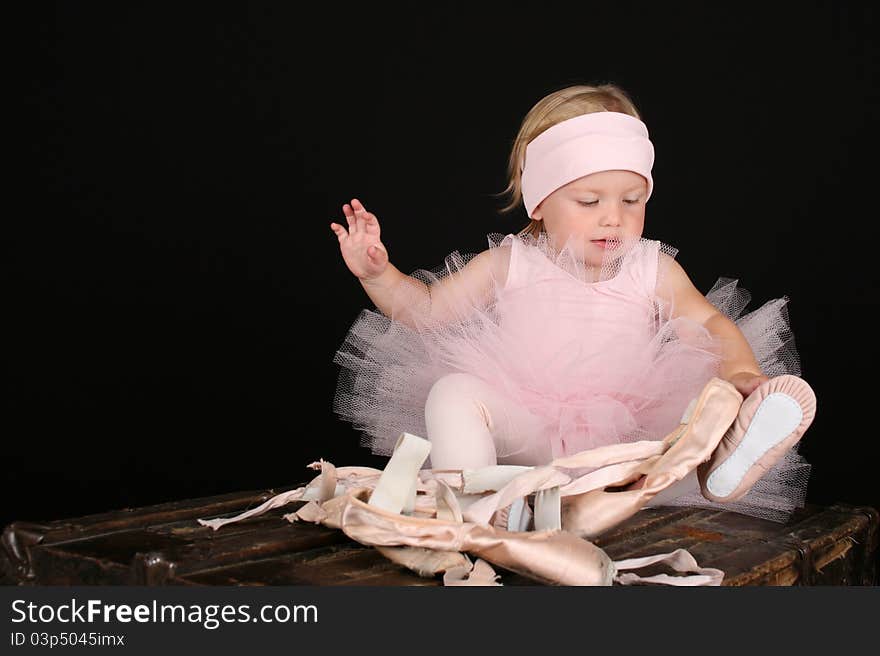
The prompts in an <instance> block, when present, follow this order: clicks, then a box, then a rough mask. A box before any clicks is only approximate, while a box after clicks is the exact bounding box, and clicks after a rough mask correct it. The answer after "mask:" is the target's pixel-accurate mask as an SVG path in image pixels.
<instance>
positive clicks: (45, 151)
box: [0, 2, 880, 524]
mask: <svg viewBox="0 0 880 656" xmlns="http://www.w3.org/2000/svg"><path fill="white" fill-rule="evenodd" d="M866 4H867V3H866ZM575 6H576V7H577V9H576V10H574V9H573V7H575ZM771 6H773V7H776V6H777V5H775V4H774V5H771V4H769V3H765V4H764V5H756V6H755V7H752V8H744V7H742V6H740V5H737V4H732V3H722V4H711V5H710V3H705V4H702V3H692V4H678V3H674V4H670V3H663V5H662V6H659V7H658V6H654V7H652V6H650V5H648V4H645V5H642V4H641V3H637V4H630V3H620V2H614V3H608V2H602V3H591V2H581V3H576V4H575V3H564V4H562V3H560V4H559V5H557V6H554V5H552V4H550V3H539V4H537V5H531V7H532V8H531V9H530V10H529V13H525V14H524V13H519V10H514V9H513V8H512V7H513V5H509V4H499V5H496V6H495V7H492V8H489V7H488V6H485V7H483V6H482V5H471V4H469V3H458V4H450V3H444V4H442V5H432V4H430V3H429V4H417V5H408V6H407V5H402V6H401V8H400V9H399V10H396V11H391V10H385V9H381V8H380V7H379V6H378V5H376V4H374V3H368V4H361V5H360V7H359V8H356V9H348V8H345V7H343V6H340V5H336V4H329V3H328V4H326V5H324V4H322V5H321V6H319V7H315V6H310V7H304V6H302V5H301V4H296V3H292V2H291V3H282V2H277V3H237V4H235V5H231V6H226V5H224V6H223V8H220V7H218V6H215V5H214V4H212V3H204V4H201V3H200V4H188V3H179V4H174V3H169V4H165V5H163V4H156V3H143V4H135V3H107V4H101V3H85V2H65V3H59V4H58V5H52V4H49V3H42V4H40V5H39V7H35V8H34V9H33V11H34V13H32V14H31V15H29V16H27V17H23V18H22V19H21V20H20V21H14V22H11V23H9V24H8V28H9V29H10V30H12V31H13V32H15V33H16V35H17V36H18V37H20V39H21V44H22V45H21V47H20V48H18V49H17V51H16V52H15V56H14V58H13V60H12V64H13V68H15V69H16V70H17V71H18V72H19V73H20V74H21V77H20V81H21V85H20V87H19V91H17V92H16V93H15V100H20V101H22V102H23V109H24V115H23V120H22V121H21V122H20V123H11V124H7V131H8V132H11V133H12V136H13V137H14V138H17V140H21V141H23V144H24V148H23V151H22V152H21V156H20V159H19V160H17V161H14V162H12V164H13V168H14V169H15V170H14V172H13V176H11V178H10V180H11V182H12V184H11V188H10V189H9V191H10V196H9V198H10V203H9V205H8V207H7V212H6V213H5V214H6V221H5V224H6V226H7V229H8V230H9V231H10V233H11V240H10V243H11V248H10V249H9V251H10V252H8V254H7V257H6V258H5V263H7V264H8V265H9V266H8V273H7V276H6V282H7V287H6V294H5V299H4V300H5V310H6V311H5V321H4V323H5V324H6V326H7V327H8V328H11V334H10V333H8V334H7V340H8V341H7V342H6V348H5V349H3V357H4V359H5V370H6V374H7V380H8V383H9V386H8V387H9V392H8V394H7V395H6V403H7V404H8V405H7V412H6V413H5V415H4V417H5V419H6V421H5V422H4V425H5V430H4V431H3V433H4V437H3V459H4V464H3V490H2V494H3V497H2V498H3V502H2V506H0V507H2V514H0V523H2V524H6V523H8V522H9V521H12V520H14V519H28V520H38V519H60V518H65V517H70V516H74V515H80V514H86V513H93V512H102V511H107V510H112V509H118V508H123V507H132V506H136V505H143V504H151V503H158V502H162V501H168V500H175V499H182V498H187V497H195V496H203V495H211V494H220V493H225V492H231V491H236V490H244V489H257V488H268V487H284V486H289V485H293V484H294V483H297V482H300V481H303V480H308V479H310V478H311V477H312V476H314V474H315V472H314V471H313V470H310V469H307V468H306V465H307V464H308V463H310V462H313V461H315V460H318V459H319V458H325V459H327V460H330V461H331V462H333V463H334V464H337V465H349V464H364V465H372V466H379V467H381V466H383V464H384V461H385V459H383V458H379V457H377V456H374V455H372V454H370V453H369V451H368V450H366V449H364V448H363V447H360V446H359V445H358V441H359V434H358V433H357V432H356V431H355V430H354V429H353V428H352V427H351V426H350V425H349V424H347V423H344V422H342V421H340V420H339V419H338V418H337V417H336V416H335V415H334V414H333V413H332V411H331V402H332V398H333V392H334V389H335V384H336V375H337V372H338V367H337V365H335V364H333V363H332V357H333V353H334V351H335V349H336V347H337V346H338V345H339V344H340V342H341V341H342V338H343V336H344V335H345V332H346V330H347V328H348V326H349V325H350V324H351V322H352V321H353V320H354V318H355V317H356V316H357V314H358V313H359V312H360V311H361V309H362V308H365V307H372V305H371V303H370V302H369V299H368V298H367V296H366V295H365V294H364V292H363V290H362V289H361V287H360V285H359V284H358V282H357V280H356V279H355V278H354V277H353V276H352V275H351V274H350V272H349V271H348V269H347V268H346V267H345V264H344V263H343V261H342V258H341V256H340V254H339V247H338V242H337V239H336V237H335V235H334V234H333V233H332V232H331V231H330V229H329V223H330V221H331V220H335V221H340V220H342V218H343V217H342V210H341V207H342V204H343V203H345V202H348V201H350V200H351V199H352V198H353V197H356V198H359V199H361V200H362V201H363V202H364V203H365V204H366V206H367V208H368V209H370V210H371V211H373V212H375V213H376V214H377V215H378V217H379V219H380V221H381V225H382V230H383V241H384V243H385V244H386V246H387V248H388V250H389V253H390V256H391V260H392V262H394V263H395V265H396V266H397V267H398V268H400V269H401V270H403V271H405V272H412V271H413V270H415V269H417V268H431V267H434V266H437V265H439V264H442V261H443V258H444V256H445V255H447V254H448V253H450V252H452V251H453V250H456V249H458V250H460V251H461V252H467V251H472V252H473V251H477V250H482V249H483V248H485V247H486V246H487V241H486V234H487V233H489V232H501V233H506V232H513V231H516V230H518V229H519V228H521V227H523V226H524V225H525V224H526V223H527V220H526V217H525V213H524V211H523V210H522V208H520V209H519V210H517V212H515V213H514V215H513V216H510V215H507V216H504V217H502V216H501V215H500V214H499V213H498V209H499V208H500V207H501V206H502V203H503V200H504V199H500V198H497V197H495V196H493V194H497V193H500V192H501V191H502V190H503V189H504V187H505V185H506V180H505V167H506V162H507V157H508V154H509V148H510V145H511V143H512V140H513V138H514V136H515V134H516V130H517V128H518V126H519V122H520V121H521V120H522V118H523V116H524V115H525V114H526V112H527V111H528V110H529V108H530V107H531V106H532V105H533V104H534V103H535V102H537V100H539V99H540V98H541V97H542V96H544V95H545V94H547V93H549V92H551V91H553V90H555V89H557V88H560V87H562V86H565V85H568V84H578V83H586V84H590V83H601V82H615V83H617V84H619V85H621V86H622V87H623V88H624V89H626V90H627V91H628V92H629V93H630V95H631V96H632V98H633V99H634V101H635V102H636V104H637V106H638V108H639V110H640V112H641V113H642V118H643V119H644V120H645V122H646V123H647V125H648V128H649V130H650V134H651V139H652V141H653V142H654V145H655V148H656V153H657V157H656V162H655V167H654V171H653V175H654V181H655V185H656V186H655V191H654V194H653V196H652V198H651V200H650V202H649V205H648V209H647V220H646V228H645V232H644V236H646V237H648V238H653V239H660V240H662V241H664V242H666V243H669V244H671V245H673V246H675V247H676V248H678V249H679V251H680V252H679V255H678V258H677V259H678V261H679V262H680V263H681V264H682V265H683V266H684V268H685V269H686V270H687V271H688V273H689V274H690V276H691V279H692V280H693V281H694V283H695V284H696V285H697V287H698V288H699V289H700V290H701V291H703V292H704V293H706V292H707V291H708V290H709V288H710V287H711V285H712V284H713V283H714V282H715V280H716V279H717V278H718V277H719V276H727V277H732V278H738V279H739V280H740V284H741V285H742V286H744V287H745V288H747V289H748V290H750V291H751V292H752V294H753V299H752V302H751V304H750V305H749V306H748V308H747V311H751V310H753V309H755V308H757V307H759V306H760V305H762V304H763V303H764V302H766V301H768V300H770V299H773V298H777V297H781V296H782V295H788V296H789V298H790V303H789V305H788V309H789V313H790V318H791V322H792V326H793V329H794V332H795V336H796V344H797V347H798V350H799V352H800V356H801V362H802V375H803V377H804V378H805V379H806V380H807V381H808V382H810V384H811V385H812V386H813V388H814V390H815V391H816V394H817V397H818V400H819V407H818V413H817V416H816V419H815V421H814V423H813V425H812V427H811V428H810V430H809V431H808V433H807V436H806V437H805V439H804V442H803V444H802V447H801V452H802V453H803V454H804V455H805V457H806V458H807V460H808V461H809V462H811V463H812V465H813V472H812V478H811V483H810V488H809V494H808V500H809V501H812V502H816V503H827V502H833V501H843V502H848V503H854V504H871V505H877V506H880V494H878V485H877V482H876V476H875V467H876V466H877V457H878V455H880V450H878V448H877V439H878V438H877V436H876V432H877V431H876V428H875V426H876V423H877V420H876V415H875V411H876V409H877V408H878V407H880V404H878V402H877V398H878V397H877V391H876V387H877V385H876V383H875V382H874V379H873V374H874V371H875V363H876V362H877V355H878V354H877V348H876V346H875V344H876V343H877V339H878V338H877V336H876V334H875V326H876V325H877V324H876V319H875V318H874V315H875V310H876V308H877V301H876V293H877V267H878V263H877V255H878V254H877V250H876V247H875V243H876V242H875V235H876V233H877V231H876V224H877V222H878V221H880V215H878V211H877V189H878V186H880V185H878V179H877V167H876V147H877V140H876V128H875V125H876V123H875V119H874V116H875V114H876V112H877V110H878V102H877V101H878V97H877V95H878V94H877V91H878V80H877V45H876V41H875V40H874V38H875V33H876V32H877V20H876V18H877V17H876V10H875V9H873V8H869V7H861V6H858V5H852V6H846V5H841V4H839V3H831V2H826V3H815V4H810V3H791V4H789V5H788V6H781V7H778V8H776V9H773V10H772V13H768V12H769V11H770V10H769V9H768V8H769V7H771ZM475 7H481V8H480V9H479V10H475ZM306 9H307V10H308V13H306ZM475 11H478V12H479V13H474V12H475ZM575 11H576V13H573V12H575ZM15 198H18V199H19V200H18V201H17V202H16V201H14V200H13V199H15Z"/></svg>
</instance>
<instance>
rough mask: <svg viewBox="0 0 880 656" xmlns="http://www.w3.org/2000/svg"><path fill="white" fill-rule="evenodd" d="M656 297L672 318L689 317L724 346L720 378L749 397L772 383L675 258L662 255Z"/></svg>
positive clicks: (734, 328) (740, 337)
mask: <svg viewBox="0 0 880 656" xmlns="http://www.w3.org/2000/svg"><path fill="white" fill-rule="evenodd" d="M659 270H660V271H661V275H660V276H659V280H658V284H657V295H658V296H659V297H660V298H661V299H662V300H664V301H666V302H668V303H671V312H670V316H671V318H676V317H688V318H690V319H692V320H694V321H696V322H697V323H699V324H700V325H702V326H704V327H705V328H706V330H708V331H709V332H710V333H711V334H713V335H714V336H716V337H718V338H720V340H721V344H722V355H721V357H722V361H721V371H720V376H721V378H723V379H724V380H726V381H728V382H730V383H733V385H734V386H735V387H736V388H737V389H738V390H739V391H740V392H741V393H742V394H743V395H744V396H748V395H749V394H751V393H752V391H754V389H755V388H756V387H758V385H760V384H761V383H762V382H764V381H766V380H769V379H768V377H767V376H765V375H764V373H763V372H762V371H761V367H760V366H759V365H758V361H757V360H756V359H755V354H754V352H753V351H752V348H751V346H749V343H748V341H747V340H746V338H745V336H744V335H743V334H742V331H741V330H740V329H739V327H738V326H737V325H736V323H734V322H733V321H731V320H730V318H729V317H727V316H726V315H724V314H723V313H722V312H719V311H718V308H716V307H715V306H714V305H712V303H711V302H709V300H708V299H707V298H706V297H705V296H703V294H701V293H700V291H699V290H698V289H697V288H696V287H695V286H694V284H693V283H692V282H691V280H690V278H689V277H688V275H687V273H685V271H684V269H683V268H682V267H681V265H680V264H679V263H678V262H676V260H675V258H673V257H671V256H669V255H667V254H666V253H660V269H659Z"/></svg>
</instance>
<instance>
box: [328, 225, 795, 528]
mask: <svg viewBox="0 0 880 656" xmlns="http://www.w3.org/2000/svg"><path fill="white" fill-rule="evenodd" d="M611 246H612V247H610V248H607V249H602V248H599V247H598V246H596V245H593V244H590V243H588V242H582V241H579V240H578V239H577V238H574V237H573V238H571V239H569V240H568V241H567V242H566V243H565V244H563V245H562V246H561V247H557V246H556V245H554V244H553V243H551V240H550V239H549V237H548V236H547V234H546V233H541V234H540V235H539V236H538V237H537V238H535V237H532V236H527V235H513V234H508V235H501V234H497V233H493V234H491V235H489V249H488V250H487V251H485V252H484V253H483V254H480V255H474V254H468V255H464V256H462V255H461V254H459V253H458V252H457V251H456V252H453V253H452V254H450V255H449V256H447V257H446V261H445V266H443V267H439V268H437V269H434V270H432V271H428V270H425V269H419V270H417V271H415V272H414V273H412V274H410V275H411V277H412V279H413V280H412V281H411V284H405V285H401V288H400V289H399V290H398V292H397V295H396V299H395V302H394V310H393V311H392V312H391V315H392V318H389V317H387V316H385V315H384V314H381V313H379V312H377V311H373V310H364V311H363V312H361V314H360V316H358V317H357V319H356V321H355V322H354V324H353V325H352V327H351V328H350V330H349V332H348V335H347V336H346V338H345V340H344V342H343V344H342V345H341V346H340V348H339V349H338V351H337V353H336V355H335V357H334V362H336V363H337V364H339V365H341V367H342V369H341V371H340V378H339V383H338V386H337V390H336V395H335V398H334V404H333V409H334V411H335V412H336V413H337V414H338V415H339V416H340V417H341V418H342V419H345V420H346V421H349V422H351V423H352V424H353V425H354V426H355V427H356V428H358V429H359V430H361V431H362V432H363V437H362V440H361V444H362V445H364V446H367V447H369V448H370V449H371V451H372V452H373V453H375V454H379V455H387V456H390V455H391V453H392V450H393V448H394V445H395V443H396V441H397V439H398V437H399V436H400V434H401V433H403V432H408V433H413V434H416V435H420V436H423V437H429V436H428V435H427V429H426V426H425V401H426V399H427V397H428V393H429V392H430V390H431V387H432V386H433V385H434V383H435V382H437V381H438V380H439V379H440V378H442V377H443V376H446V375H448V374H452V373H468V374H472V375H474V376H477V377H479V378H480V379H482V380H484V381H486V382H487V383H489V384H490V385H491V386H492V387H493V388H494V389H495V390H498V391H499V392H501V393H502V394H503V395H504V396H505V397H506V398H507V399H509V402H510V403H512V404H515V405H516V406H517V407H520V408H526V409H528V410H529V411H530V412H531V413H532V414H534V415H535V416H537V417H540V418H541V421H540V422H539V425H540V426H541V427H542V428H541V429H540V430H538V431H536V432H535V433H534V434H531V435H529V436H528V438H527V439H529V440H540V441H544V442H546V443H547V444H548V445H549V447H550V448H549V450H550V452H552V454H553V457H554V458H558V457H562V456H565V455H571V454H574V453H578V452H580V451H583V450H586V449H590V448H595V447H598V446H602V445H606V444H613V443H620V442H632V441H637V440H661V439H663V438H664V437H665V436H666V435H667V434H668V433H669V432H670V431H672V430H673V429H674V428H675V427H676V426H678V425H679V422H680V419H681V416H682V414H683V413H684V411H685V409H686V408H687V406H688V404H689V403H690V401H691V400H692V399H693V398H694V397H696V396H697V395H698V394H699V393H700V391H701V390H702V389H703V387H704V385H705V384H706V383H707V381H708V380H709V379H710V378H712V377H713V376H718V375H719V366H720V362H721V357H720V354H721V344H720V342H719V340H718V339H717V338H715V337H714V336H713V335H712V334H711V333H710V332H709V331H708V330H707V329H706V328H705V327H704V326H702V325H701V324H699V323H698V322H696V321H693V320H691V319H688V318H686V317H673V315H674V312H673V308H674V301H673V300H671V299H664V298H662V297H661V295H660V294H658V290H659V289H662V281H663V280H664V274H665V271H666V268H667V267H668V265H669V263H670V262H671V260H672V259H673V258H674V257H675V255H676V254H677V252H678V250H677V249H676V248H674V247H672V246H669V245H667V244H664V243H662V242H660V241H657V240H651V239H646V238H641V237H640V238H632V239H627V240H624V241H622V242H615V243H614V244H612V245H611ZM477 257H479V258H481V259H480V260H479V261H474V260H475V258H477ZM478 269H479V270H484V271H485V272H486V275H483V276H482V277H480V276H474V275H470V274H469V272H472V271H475V270H478ZM475 281H478V282H475ZM737 282H738V281H737V280H735V279H729V278H719V279H718V281H717V282H716V283H715V285H714V286H713V287H712V289H711V290H710V291H709V293H708V294H706V298H707V299H708V300H709V301H710V302H711V303H712V304H713V305H714V306H715V307H716V308H717V309H718V310H719V311H721V312H722V313H724V314H725V315H726V316H727V317H729V318H730V319H732V320H733V321H735V322H736V324H737V326H738V327H739V328H740V330H741V331H742V332H743V334H744V336H745V338H746V340H747V341H748V342H749V344H750V346H751V347H752V350H753V351H754V353H755V357H756V359H757V360H758V363H759V365H760V366H761V370H762V371H763V373H764V374H765V375H767V376H770V377H773V376H777V375H781V374H793V375H800V367H799V357H798V354H797V351H796V349H795V345H794V337H793V334H792V332H791V329H790V326H789V321H788V314H787V311H786V307H785V306H786V303H787V302H788V298H787V297H783V298H779V299H773V300H771V301H768V302H767V303H765V304H764V305H763V306H761V307H760V308H758V309H757V310H754V311H752V312H750V313H748V314H746V315H744V316H741V315H742V312H743V310H744V308H745V306H746V305H747V304H748V302H749V300H750V298H751V294H750V293H749V292H748V290H746V289H743V288H740V287H738V286H737ZM423 283H424V284H423ZM441 283H442V285H441ZM424 285H437V286H435V287H432V290H433V293H432V294H430V295H428V294H426V293H425V287H424ZM528 447H529V445H527V444H518V445H517V444H512V443H508V444H506V448H507V449H508V451H506V452H505V451H499V452H498V454H497V455H498V457H499V458H503V457H505V456H507V455H510V454H511V453H515V452H516V451H519V450H521V449H522V450H524V449H527V448H528ZM534 464H543V463H534ZM808 476H809V465H808V464H807V463H806V462H805V461H804V460H803V458H802V457H801V456H800V455H799V454H798V453H797V445H796V446H795V447H793V448H792V449H791V451H789V452H788V453H787V454H786V456H785V457H784V458H783V459H782V460H781V461H780V462H779V463H777V465H776V466H774V467H773V468H771V470H770V471H769V472H768V473H767V474H766V475H765V476H764V477H763V478H762V479H761V480H760V481H758V483H757V484H756V485H755V486H754V487H753V488H752V490H751V491H750V492H749V493H748V494H746V495H745V496H744V497H742V498H741V499H740V500H739V501H737V502H734V503H730V504H724V505H723V506H722V505H720V504H714V503H712V502H709V501H708V500H706V499H704V498H703V497H702V495H701V494H700V492H699V490H694V491H691V492H688V493H686V494H683V495H682V496H679V497H678V498H676V499H672V500H670V501H668V502H667V503H668V504H669V505H694V506H710V507H718V508H723V509H726V510H734V511H738V512H743V513H746V514H751V515H755V516H761V517H766V518H768V519H774V520H777V521H784V520H785V519H786V518H787V517H788V515H789V514H790V513H791V512H792V511H793V510H794V509H795V508H797V507H800V506H802V505H803V502H804V497H805V492H806V482H807V478H808Z"/></svg>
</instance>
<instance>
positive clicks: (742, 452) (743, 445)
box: [698, 374, 816, 503]
mask: <svg viewBox="0 0 880 656" xmlns="http://www.w3.org/2000/svg"><path fill="white" fill-rule="evenodd" d="M815 413H816V395H815V393H814V392H813V390H812V388H811V387H810V386H809V385H808V384H807V382H806V381H804V380H803V379H801V378H799V377H797V376H792V375H788V374H786V375H783V376H777V377H775V378H771V379H770V380H768V381H766V382H764V383H762V384H761V385H760V386H758V387H757V388H756V389H755V390H754V391H753V392H752V393H751V394H749V396H748V397H747V398H746V400H745V401H744V402H743V404H742V407H741V408H740V411H739V414H738V415H737V417H736V419H735V420H734V422H733V424H732V425H731V426H730V428H729V429H728V431H727V433H726V434H725V435H724V437H723V438H722V440H721V443H720V444H719V446H718V449H717V450H716V452H715V453H713V455H712V458H710V459H709V461H708V462H706V463H704V464H703V465H701V466H700V467H699V468H698V477H699V482H700V489H701V492H702V494H703V496H704V497H705V498H706V499H709V500H710V501H715V502H717V503H729V502H732V501H736V500H738V499H740V498H742V497H743V496H744V495H745V494H746V493H747V492H748V491H749V489H751V487H752V486H753V485H754V484H755V482H756V481H757V480H758V479H760V478H761V477H762V476H763V475H764V474H765V473H766V472H767V470H768V469H770V467H772V466H773V465H774V464H775V463H776V462H778V461H779V459H780V458H782V456H784V455H785V453H786V452H787V451H788V450H789V449H790V448H791V447H792V446H794V445H795V443H797V442H798V441H799V440H800V439H801V437H802V436H803V434H804V432H805V431H806V430H807V428H808V427H809V426H810V424H811V423H812V421H813V418H814V416H815Z"/></svg>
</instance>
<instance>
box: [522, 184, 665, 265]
mask: <svg viewBox="0 0 880 656" xmlns="http://www.w3.org/2000/svg"><path fill="white" fill-rule="evenodd" d="M647 194H648V181H647V180H646V179H645V178H644V177H643V176H641V175H639V174H638V173H634V172H633V171H623V170H612V171H599V172H598V173H591V174H590V175H586V176H584V177H582V178H578V179H577V180H574V181H573V182H569V183H568V184H567V185H564V186H562V187H560V188H559V189H557V190H556V191H554V192H553V193H552V194H550V195H549V196H547V198H545V199H544V200H543V201H541V203H540V204H539V205H538V207H537V208H535V211H534V212H532V217H533V218H534V219H536V220H538V221H543V222H544V230H546V231H547V234H548V236H549V237H550V239H551V241H552V243H553V246H554V247H555V248H557V249H561V248H562V247H563V246H565V245H566V243H568V244H569V246H570V247H571V248H573V249H575V250H576V251H578V255H579V256H582V257H583V258H584V261H585V263H587V264H594V265H598V264H601V262H602V260H603V256H605V255H606V254H607V253H609V252H610V251H607V250H605V247H603V245H602V244H601V243H599V244H597V243H595V241H594V240H601V239H616V240H618V241H629V240H635V239H638V238H639V237H641V235H642V230H643V229H644V227H645V196H647ZM569 240H571V241H569Z"/></svg>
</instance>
